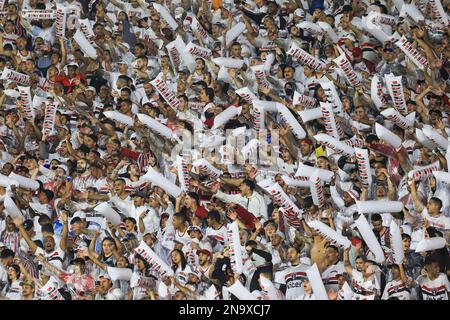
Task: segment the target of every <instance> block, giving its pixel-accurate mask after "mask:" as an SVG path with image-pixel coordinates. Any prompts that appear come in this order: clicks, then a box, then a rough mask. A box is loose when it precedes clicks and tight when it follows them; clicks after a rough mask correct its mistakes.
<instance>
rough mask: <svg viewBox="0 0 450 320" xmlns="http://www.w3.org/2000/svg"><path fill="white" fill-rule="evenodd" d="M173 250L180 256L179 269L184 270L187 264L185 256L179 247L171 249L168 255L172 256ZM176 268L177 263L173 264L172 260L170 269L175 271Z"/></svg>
mask: <svg viewBox="0 0 450 320" xmlns="http://www.w3.org/2000/svg"><path fill="white" fill-rule="evenodd" d="M174 252H178V253H179V255H180V257H181V270H184V269H185V268H186V266H187V261H186V257H185V256H184V253H183V251H181V250H179V249H173V250H172V252H171V253H170V256H171V258H172V253H174ZM177 269H178V265H176V264H174V263H173V261H172V270H173V271H174V272H175V271H177Z"/></svg>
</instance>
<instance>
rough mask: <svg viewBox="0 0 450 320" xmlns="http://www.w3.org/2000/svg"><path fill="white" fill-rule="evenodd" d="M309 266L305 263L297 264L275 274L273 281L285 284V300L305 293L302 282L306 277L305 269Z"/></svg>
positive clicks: (293, 298)
mask: <svg viewBox="0 0 450 320" xmlns="http://www.w3.org/2000/svg"><path fill="white" fill-rule="evenodd" d="M309 268H310V266H308V265H306V264H299V265H296V266H290V267H288V268H286V269H284V270H282V271H279V272H277V273H276V274H275V282H277V283H279V284H284V285H286V294H285V296H286V300H295V299H297V298H298V297H300V296H301V295H303V294H304V293H305V290H304V288H303V282H304V281H305V280H306V279H307V276H306V270H308V269H309Z"/></svg>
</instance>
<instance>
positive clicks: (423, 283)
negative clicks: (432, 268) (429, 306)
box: [417, 273, 450, 300]
mask: <svg viewBox="0 0 450 320" xmlns="http://www.w3.org/2000/svg"><path fill="white" fill-rule="evenodd" d="M417 283H418V285H419V289H420V296H421V300H448V292H449V291H450V283H449V281H448V278H447V276H446V275H445V274H443V273H440V274H439V276H438V277H437V278H436V279H434V280H430V278H428V276H420V277H419V278H418V279H417Z"/></svg>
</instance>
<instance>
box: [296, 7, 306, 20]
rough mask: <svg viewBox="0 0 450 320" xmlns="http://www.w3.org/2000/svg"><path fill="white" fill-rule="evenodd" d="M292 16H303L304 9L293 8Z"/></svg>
mask: <svg viewBox="0 0 450 320" xmlns="http://www.w3.org/2000/svg"><path fill="white" fill-rule="evenodd" d="M294 16H298V17H302V18H304V17H305V11H303V10H302V9H300V8H298V9H295V11H294Z"/></svg>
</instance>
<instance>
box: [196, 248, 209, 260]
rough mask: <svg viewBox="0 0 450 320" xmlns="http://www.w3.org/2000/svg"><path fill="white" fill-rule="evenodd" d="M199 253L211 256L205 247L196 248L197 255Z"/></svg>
mask: <svg viewBox="0 0 450 320" xmlns="http://www.w3.org/2000/svg"><path fill="white" fill-rule="evenodd" d="M200 253H203V254H206V255H207V256H210V257H211V258H212V253H211V251H209V250H206V249H200V250H197V255H199V254H200Z"/></svg>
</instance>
